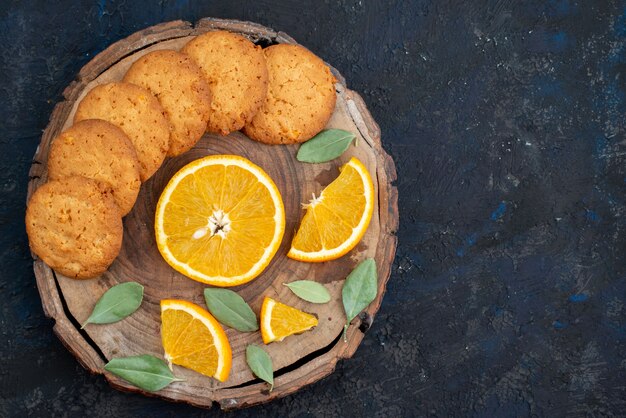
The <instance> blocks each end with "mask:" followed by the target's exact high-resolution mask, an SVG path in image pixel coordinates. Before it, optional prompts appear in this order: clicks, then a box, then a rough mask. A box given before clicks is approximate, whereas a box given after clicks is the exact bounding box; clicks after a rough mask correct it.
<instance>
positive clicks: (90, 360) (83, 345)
mask: <svg viewBox="0 0 626 418" xmlns="http://www.w3.org/2000/svg"><path fill="white" fill-rule="evenodd" d="M212 29H225V30H231V31H236V32H239V33H242V34H244V35H247V36H248V37H251V38H252V39H260V38H266V39H269V40H270V41H272V42H279V43H296V41H295V40H294V39H293V38H291V37H289V36H288V35H287V34H285V33H283V32H276V31H274V30H271V29H269V28H266V27H264V26H261V25H259V24H256V23H252V22H244V21H234V20H227V19H216V18H204V19H201V20H199V21H198V22H197V23H196V24H195V25H192V24H191V23H189V22H185V21H181V20H178V21H172V22H165V23H161V24H158V25H155V26H151V27H148V28H146V29H144V30H141V31H138V32H136V33H134V34H132V35H130V36H129V37H127V38H124V39H121V40H119V41H117V42H115V43H113V44H111V45H110V46H109V47H108V48H106V49H105V50H103V51H102V52H100V53H99V54H98V55H96V56H95V57H94V58H93V59H92V60H91V61H90V62H89V63H87V64H86V65H85V66H84V67H83V69H81V71H80V72H79V74H78V77H77V79H76V80H74V81H72V82H71V83H70V84H69V85H68V87H67V88H66V89H65V90H64V92H63V97H64V100H63V101H61V102H59V103H58V104H57V105H56V106H55V107H54V109H53V111H52V114H51V117H50V121H49V124H48V126H47V127H46V129H45V131H44V133H43V135H42V139H41V143H40V144H39V146H38V147H37V150H36V152H35V155H34V157H33V162H32V165H31V169H30V172H29V183H28V191H27V200H28V199H29V198H30V196H31V195H32V193H33V192H34V191H35V190H36V189H37V188H38V187H39V186H40V185H41V184H42V183H43V182H44V181H45V178H44V177H43V176H42V173H43V172H44V171H45V162H46V161H47V155H48V149H49V146H50V143H51V141H52V139H53V138H54V137H55V136H56V135H57V134H58V133H59V131H60V129H61V128H62V126H63V123H64V122H65V120H66V119H67V117H68V115H69V112H70V110H71V108H72V106H73V103H74V101H75V100H76V99H77V98H78V97H79V95H80V93H81V92H82V90H83V89H84V88H85V86H86V85H87V84H88V83H89V82H91V81H92V80H94V79H95V78H97V77H98V76H99V75H100V74H102V73H103V72H104V71H106V70H107V69H108V68H110V67H112V66H113V65H115V64H116V63H117V62H119V61H120V60H122V59H124V58H125V57H128V56H130V55H132V54H134V53H136V52H137V51H139V50H141V49H144V48H146V47H149V46H151V45H154V44H156V43H159V42H163V41H166V40H169V39H175V38H179V37H184V36H190V35H196V34H199V33H203V32H206V31H208V30H212ZM329 67H330V68H331V71H332V72H333V74H334V75H335V77H336V78H337V80H338V83H339V84H340V85H341V87H342V88H340V89H339V90H340V91H339V92H338V94H345V96H346V101H347V102H348V103H349V104H350V106H349V112H350V115H351V117H352V118H353V120H354V122H355V124H356V125H357V127H359V129H361V126H362V127H363V128H364V129H365V130H366V132H365V133H367V137H368V138H371V139H372V143H369V144H368V145H370V147H371V148H373V149H374V151H375V153H376V156H377V159H378V158H380V160H379V162H380V164H379V165H377V166H378V169H377V176H376V177H377V181H378V183H379V190H383V191H384V192H385V201H386V203H387V208H386V209H387V213H386V214H383V217H384V219H385V222H384V223H381V225H384V229H383V231H382V232H383V233H382V234H381V239H382V240H384V241H385V242H384V243H383V244H384V245H382V246H381V248H384V249H385V253H384V254H383V257H384V260H385V263H380V264H379V266H378V268H379V274H380V276H379V289H378V295H377V297H376V299H375V301H374V302H372V304H371V305H370V306H369V307H368V308H367V309H366V310H365V311H364V314H362V315H366V316H369V318H370V319H372V318H373V317H374V315H375V313H376V312H377V311H378V309H379V307H380V304H381V302H382V298H383V295H384V292H385V289H386V283H387V281H388V279H389V277H390V275H391V267H392V263H393V260H394V257H395V250H396V245H397V237H396V236H395V231H396V230H397V226H398V205H397V188H396V187H395V186H394V185H393V184H392V182H393V181H395V179H396V170H395V164H394V162H393V159H392V158H391V157H390V156H389V155H388V154H387V153H386V152H385V151H384V149H383V148H382V143H381V138H380V128H379V127H378V125H377V124H376V122H375V121H374V120H373V118H372V117H371V115H370V113H369V111H368V110H367V108H366V106H365V103H364V101H363V99H362V98H361V96H360V95H359V94H358V93H356V92H354V91H351V90H349V89H348V88H347V87H346V83H345V79H344V78H343V76H341V74H340V73H339V72H338V71H337V70H336V69H335V68H334V67H332V66H331V65H329ZM357 119H358V120H357ZM362 133H364V132H362ZM364 137H365V135H364ZM368 142H369V141H368ZM379 198H380V196H379ZM379 203H380V202H379ZM379 216H381V214H380V213H379ZM33 258H34V260H35V261H34V265H33V267H34V272H35V276H36V279H37V287H38V290H39V293H40V297H41V299H42V306H43V309H44V313H45V315H46V316H47V317H50V318H52V319H54V320H55V325H54V332H55V333H56V334H57V336H58V337H59V339H60V340H61V341H62V343H63V345H64V346H65V347H67V348H68V350H69V351H70V352H71V353H72V354H73V355H74V356H75V357H76V358H77V359H78V361H79V362H80V364H81V365H82V366H83V367H84V368H85V369H87V370H88V371H89V372H91V373H95V374H104V375H105V377H106V379H107V381H108V382H109V383H110V384H111V386H112V387H114V388H116V389H118V390H123V391H129V392H139V393H142V394H144V395H147V396H156V397H159V398H163V399H166V400H169V401H174V402H186V403H189V404H192V405H195V406H199V407H204V408H209V407H211V406H212V405H213V404H214V403H218V404H219V406H220V407H221V408H222V409H225V410H228V409H236V408H241V407H247V406H252V405H255V404H259V403H265V402H269V401H272V400H273V399H276V398H279V397H282V396H286V395H288V394H291V393H293V392H295V391H297V390H299V389H300V388H302V387H303V386H306V385H308V384H311V383H313V382H315V381H317V380H319V379H321V378H323V377H326V376H328V375H329V374H331V373H332V372H333V370H334V369H335V367H336V364H337V362H338V361H339V360H340V359H346V358H349V357H351V356H352V355H354V353H355V352H356V349H357V348H358V346H359V345H360V343H361V341H362V340H363V337H364V331H362V330H361V329H360V326H361V322H362V320H361V318H360V317H359V318H358V319H355V320H353V323H352V324H351V325H350V327H349V329H348V343H344V342H343V341H338V342H335V343H334V344H333V347H332V348H330V349H329V350H328V351H326V352H325V353H324V354H322V355H321V356H319V357H316V358H314V359H312V360H310V361H309V362H307V363H306V364H303V365H301V366H300V367H299V368H297V369H295V370H293V371H290V372H289V373H286V374H284V375H282V376H281V377H279V378H278V379H277V383H278V385H277V387H276V388H275V390H274V391H273V392H271V393H267V391H266V390H265V388H266V385H265V384H264V383H258V384H253V385H250V386H246V387H245V388H240V389H245V390H238V389H231V388H221V389H218V390H216V391H215V392H214V393H213V395H214V399H208V398H203V399H199V400H198V399H188V398H183V397H181V398H176V397H172V396H163V395H161V394H159V393H151V392H146V391H143V390H141V389H138V388H136V387H134V386H131V385H129V384H128V383H127V382H125V381H123V380H121V379H119V378H118V377H115V376H113V375H111V374H110V373H107V372H105V371H104V370H103V366H104V359H103V358H102V357H101V355H100V354H98V351H97V349H96V348H94V347H93V346H92V345H91V344H90V343H89V342H88V340H87V338H86V337H85V336H84V335H82V334H81V332H80V331H79V330H78V329H76V327H75V326H74V325H73V323H72V321H71V319H70V318H73V317H72V315H71V314H70V313H69V312H68V311H67V310H66V308H64V306H63V301H62V299H63V296H62V295H61V294H60V292H59V291H58V287H57V283H56V278H55V275H54V273H53V271H52V270H51V269H50V268H49V267H48V266H47V265H45V263H43V261H41V260H40V259H38V258H37V257H36V256H35V255H34V254H33ZM365 331H366V330H365ZM280 380H283V381H286V382H288V383H289V384H288V385H285V384H283V385H280Z"/></svg>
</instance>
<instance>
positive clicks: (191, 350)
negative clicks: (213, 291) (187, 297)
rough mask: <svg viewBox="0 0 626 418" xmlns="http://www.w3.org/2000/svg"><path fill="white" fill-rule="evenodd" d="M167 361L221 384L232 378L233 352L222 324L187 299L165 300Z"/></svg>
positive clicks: (163, 327) (163, 326) (163, 331)
mask: <svg viewBox="0 0 626 418" xmlns="http://www.w3.org/2000/svg"><path fill="white" fill-rule="evenodd" d="M161 338H162V340H163V349H164V350H165V359H166V360H167V362H168V363H169V365H170V368H171V367H172V364H177V365H179V366H183V367H186V368H188V369H191V370H194V371H196V372H198V373H202V374H203V375H205V376H209V377H214V378H216V379H217V380H219V381H220V382H223V381H225V380H226V379H228V373H229V372H230V366H231V364H232V358H233V355H232V351H231V349H230V344H229V343H228V339H227V338H226V333H225V332H224V330H223V329H222V327H221V325H220V324H219V323H218V322H217V320H216V319H215V318H213V316H211V314H210V313H208V312H207V311H205V310H204V309H202V308H200V307H199V306H197V305H194V304H193V303H190V302H187V301H184V300H174V299H166V300H162V301H161Z"/></svg>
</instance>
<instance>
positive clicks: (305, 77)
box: [244, 44, 337, 144]
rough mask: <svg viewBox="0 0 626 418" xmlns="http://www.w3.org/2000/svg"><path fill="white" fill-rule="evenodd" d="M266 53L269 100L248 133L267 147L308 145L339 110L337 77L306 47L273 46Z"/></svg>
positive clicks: (255, 118)
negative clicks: (337, 107) (300, 143)
mask: <svg viewBox="0 0 626 418" xmlns="http://www.w3.org/2000/svg"><path fill="white" fill-rule="evenodd" d="M263 51H264V53H265V60H266V62H267V69H268V72H269V87H268V92H267V98H266V99H265V102H264V104H263V106H262V107H261V109H259V111H258V112H257V114H256V116H255V117H254V118H253V119H252V121H251V122H250V123H248V124H247V125H246V127H245V128H244V133H245V134H246V135H248V136H249V137H250V138H252V139H255V140H257V141H260V142H265V143H266V144H291V143H294V142H304V141H306V140H308V139H310V138H311V137H313V136H314V135H316V134H317V133H318V132H319V131H321V130H322V129H324V127H325V126H326V123H328V120H329V119H330V117H331V115H332V113H333V110H334V109H335V102H336V100H337V95H336V93H335V81H336V80H335V77H334V76H333V75H332V73H331V72H330V69H329V68H328V66H327V65H326V64H324V61H322V60H321V59H320V58H318V57H317V56H316V55H315V54H313V53H312V52H311V51H309V50H308V49H306V48H304V47H302V46H299V45H287V44H280V45H272V46H270V47H268V48H266V49H264V50H263Z"/></svg>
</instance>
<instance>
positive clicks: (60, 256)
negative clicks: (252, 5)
mask: <svg viewBox="0 0 626 418" xmlns="http://www.w3.org/2000/svg"><path fill="white" fill-rule="evenodd" d="M335 81H336V80H335V78H334V77H333V75H332V74H331V72H330V69H329V68H328V67H327V66H326V65H325V64H324V62H323V61H322V60H321V59H320V58H318V57H317V56H316V55H314V54H313V53H312V52H310V51H309V50H307V49H306V48H304V47H302V46H299V45H287V44H279V45H273V46H269V47H267V48H265V49H262V48H261V47H260V46H256V45H254V44H253V43H252V42H250V41H249V40H248V39H246V38H245V37H243V36H240V35H238V34H235V33H231V32H227V31H212V32H207V33H204V34H202V35H199V36H197V37H195V38H193V39H192V40H190V41H189V42H188V43H187V44H186V45H185V46H184V47H183V48H182V50H181V51H180V52H178V51H173V50H158V51H154V52H150V53H148V54H146V55H144V56H142V57H141V58H139V59H138V60H137V61H135V62H134V63H133V64H132V66H131V67H130V68H129V70H128V71H127V73H126V74H125V76H124V78H123V80H121V81H119V82H113V83H109V84H103V85H99V86H97V87H95V88H93V89H92V90H90V91H89V92H88V93H87V95H86V96H85V97H84V98H83V100H82V101H81V102H80V103H79V104H78V107H77V109H76V113H75V116H74V121H73V122H74V124H73V126H71V127H70V128H69V129H67V130H66V131H64V132H62V133H61V134H60V135H59V136H57V137H56V138H55V139H54V140H53V142H52V144H51V148H50V154H49V157H48V182H47V183H45V184H44V185H42V186H41V187H39V188H38V189H37V190H36V191H35V192H34V193H33V195H32V196H31V199H30V200H29V202H28V207H27V210H26V231H27V234H28V238H29V243H30V247H31V250H32V251H33V253H35V254H36V255H37V256H38V257H40V258H41V259H42V260H43V261H44V262H45V263H46V264H47V265H48V266H50V267H51V268H52V269H53V270H55V271H58V272H59V273H61V274H63V275H64V276H67V277H71V278H74V279H88V278H93V277H97V276H99V275H100V274H102V273H104V272H105V271H106V270H107V269H108V267H109V266H110V265H111V263H113V261H114V260H115V258H116V257H117V255H118V254H119V252H120V249H121V246H122V239H123V224H122V217H123V216H125V215H126V214H128V213H129V212H130V210H131V209H132V207H133V205H134V203H135V200H136V199H137V196H138V193H139V189H140V186H141V184H142V183H143V182H145V181H146V180H148V179H149V178H150V177H151V176H152V175H153V174H154V173H155V172H156V171H157V170H158V169H159V167H160V166H161V164H162V163H163V161H164V160H165V158H167V157H174V156H177V155H180V154H182V153H184V152H186V151H188V150H190V149H191V148H193V146H194V145H195V144H196V143H197V142H198V141H199V140H200V138H202V136H203V135H204V133H205V132H211V133H217V134H220V135H228V134H229V133H231V132H234V131H238V130H242V131H243V132H244V133H245V134H246V135H247V136H248V137H249V138H251V139H253V140H256V141H259V142H263V143H266V144H293V143H300V142H304V141H306V140H308V139H310V138H311V137H313V136H314V135H316V134H317V133H318V132H319V131H321V130H322V129H323V128H324V127H325V126H326V123H327V122H328V120H329V119H330V117H331V115H332V112H333V109H334V107H335V101H336V93H335V88H334V83H335Z"/></svg>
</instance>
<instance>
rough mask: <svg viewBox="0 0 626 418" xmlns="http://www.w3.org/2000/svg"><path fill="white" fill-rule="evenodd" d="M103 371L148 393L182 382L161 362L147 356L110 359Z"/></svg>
mask: <svg viewBox="0 0 626 418" xmlns="http://www.w3.org/2000/svg"><path fill="white" fill-rule="evenodd" d="M104 369H105V370H107V371H109V372H111V373H113V374H114V375H117V376H119V377H121V378H122V379H124V380H126V381H128V382H130V383H132V384H133V385H135V386H137V387H138V388H141V389H143V390H147V391H150V392H156V391H157V390H161V389H163V388H164V387H165V386H167V385H169V384H170V383H172V382H180V381H182V379H177V378H176V377H175V376H174V375H173V374H172V372H171V371H170V369H169V368H168V367H167V364H165V362H164V361H163V360H161V359H158V358H156V357H154V356H151V355H148V354H144V355H141V356H132V357H120V358H114V359H111V361H109V362H108V363H107V364H106V365H105V366H104Z"/></svg>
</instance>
